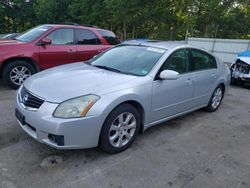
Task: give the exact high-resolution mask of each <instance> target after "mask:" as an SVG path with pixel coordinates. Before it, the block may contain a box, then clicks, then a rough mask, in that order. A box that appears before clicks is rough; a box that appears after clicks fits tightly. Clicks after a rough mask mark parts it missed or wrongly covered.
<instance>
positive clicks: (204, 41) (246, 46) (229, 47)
mask: <svg viewBox="0 0 250 188" xmlns="http://www.w3.org/2000/svg"><path fill="white" fill-rule="evenodd" d="M187 43H188V44H190V45H194V46H199V47H202V48H205V49H206V50H208V51H210V52H212V53H214V54H215V55H217V56H218V57H219V58H220V59H221V60H222V61H223V62H225V63H232V62H233V61H234V60H235V57H237V54H238V53H239V52H243V51H246V50H250V40H240V39H212V38H188V39H187Z"/></svg>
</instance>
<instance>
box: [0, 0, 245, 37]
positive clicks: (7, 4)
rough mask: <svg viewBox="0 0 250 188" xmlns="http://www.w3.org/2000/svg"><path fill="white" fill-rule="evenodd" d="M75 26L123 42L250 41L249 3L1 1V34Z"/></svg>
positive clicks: (219, 0) (199, 0) (204, 0)
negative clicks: (47, 26)
mask: <svg viewBox="0 0 250 188" xmlns="http://www.w3.org/2000/svg"><path fill="white" fill-rule="evenodd" d="M64 22H75V23H79V24H91V25H97V26H100V27H103V28H107V29H111V30H113V31H114V32H115V33H116V34H117V35H118V36H119V37H120V38H121V39H128V38H135V37H137V38H139V37H140V38H152V39H166V40H179V39H182V40H183V39H185V37H186V36H196V37H219V38H250V2H249V0H209V1H207V0H178V1H176V0H0V33H6V32H22V31H24V30H26V29H29V28H31V27H33V26H36V25H38V24H45V23H59V24H60V23H64Z"/></svg>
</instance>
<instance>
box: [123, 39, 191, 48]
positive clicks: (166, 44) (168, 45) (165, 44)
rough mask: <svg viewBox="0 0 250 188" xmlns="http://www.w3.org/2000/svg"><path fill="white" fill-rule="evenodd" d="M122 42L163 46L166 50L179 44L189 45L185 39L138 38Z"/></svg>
mask: <svg viewBox="0 0 250 188" xmlns="http://www.w3.org/2000/svg"><path fill="white" fill-rule="evenodd" d="M122 44H129V45H143V46H150V47H156V48H162V49H165V50H168V49H172V48H176V47H179V46H185V47H188V46H189V45H187V44H186V43H185V41H161V40H136V39H135V40H127V41H124V42H123V43H122Z"/></svg>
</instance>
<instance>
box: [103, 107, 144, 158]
mask: <svg viewBox="0 0 250 188" xmlns="http://www.w3.org/2000/svg"><path fill="white" fill-rule="evenodd" d="M129 119H130V120H129ZM126 120H127V121H126ZM126 122H127V124H126ZM140 125H141V118H140V114H139V112H138V111H137V110H136V109H135V108H134V107H133V106H132V105H130V104H123V105H120V106H118V107H116V108H115V109H114V110H113V111H112V112H111V113H110V114H109V115H108V117H107V118H106V120H105V122H104V124H103V127H102V131H101V135H100V139H99V147H100V148H101V149H102V150H103V151H105V152H107V153H112V154H114V153H119V152H122V151H124V150H126V149H127V148H128V147H129V146H130V145H131V144H132V143H133V142H134V141H135V139H136V137H137V135H138V132H139V128H140Z"/></svg>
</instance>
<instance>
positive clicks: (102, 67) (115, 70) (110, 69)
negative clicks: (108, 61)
mask: <svg viewBox="0 0 250 188" xmlns="http://www.w3.org/2000/svg"><path fill="white" fill-rule="evenodd" d="M93 66H94V67H98V68H100V69H105V70H109V71H113V72H119V73H122V71H120V70H118V69H115V68H112V67H107V66H103V65H93Z"/></svg>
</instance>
